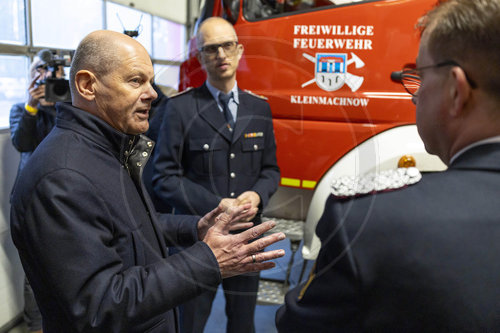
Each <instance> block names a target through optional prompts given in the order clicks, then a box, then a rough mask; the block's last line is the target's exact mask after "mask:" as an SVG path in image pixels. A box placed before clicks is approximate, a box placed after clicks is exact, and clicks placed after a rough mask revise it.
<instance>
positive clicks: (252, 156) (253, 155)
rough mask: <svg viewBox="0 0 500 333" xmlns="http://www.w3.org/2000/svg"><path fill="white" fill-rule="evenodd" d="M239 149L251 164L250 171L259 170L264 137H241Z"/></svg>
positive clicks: (252, 172)
mask: <svg viewBox="0 0 500 333" xmlns="http://www.w3.org/2000/svg"><path fill="white" fill-rule="evenodd" d="M241 151H242V153H243V154H244V156H245V160H246V161H249V165H250V166H251V172H250V173H251V174H254V173H256V172H260V168H261V166H262V154H263V153H264V138H249V139H243V141H242V143H241Z"/></svg>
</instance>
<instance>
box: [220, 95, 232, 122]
mask: <svg viewBox="0 0 500 333" xmlns="http://www.w3.org/2000/svg"><path fill="white" fill-rule="evenodd" d="M232 97H233V92H230V93H229V94H227V95H226V94H224V93H223V92H221V93H219V101H220V104H221V106H222V111H223V112H224V117H225V118H226V122H227V123H228V125H229V127H230V128H231V129H232V128H233V127H234V119H233V115H232V113H231V110H229V105H228V104H229V100H230V99H231V98H232Z"/></svg>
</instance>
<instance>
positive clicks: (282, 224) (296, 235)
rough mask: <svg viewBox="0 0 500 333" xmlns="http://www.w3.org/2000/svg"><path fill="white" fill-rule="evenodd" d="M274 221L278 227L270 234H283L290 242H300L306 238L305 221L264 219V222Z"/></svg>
mask: <svg viewBox="0 0 500 333" xmlns="http://www.w3.org/2000/svg"><path fill="white" fill-rule="evenodd" d="M269 220H274V221H275V222H276V226H275V227H274V228H273V229H271V231H270V233H273V232H283V233H284V234H285V235H286V237H287V238H288V239H290V241H292V242H294V241H298V242H300V241H301V240H302V238H304V221H302V220H287V219H279V218H272V217H266V216H263V217H262V221H263V222H264V221H269Z"/></svg>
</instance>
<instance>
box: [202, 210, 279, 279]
mask: <svg viewBox="0 0 500 333" xmlns="http://www.w3.org/2000/svg"><path fill="white" fill-rule="evenodd" d="M242 208H243V207H241V206H240V207H238V208H237V209H235V210H231V209H230V210H229V211H228V212H226V213H221V214H219V215H218V216H217V218H216V219H215V224H214V225H213V226H212V227H211V228H209V229H208V231H207V233H206V235H205V237H204V238H203V241H204V242H205V243H207V244H208V246H209V247H210V248H211V249H212V251H213V252H214V254H215V257H216V258H217V262H218V263H219V269H220V272H221V275H222V277H223V278H227V277H231V276H235V275H239V274H243V273H248V272H256V271H261V270H265V269H269V268H273V267H274V265H275V264H274V263H273V262H269V261H268V260H272V259H276V258H279V257H282V256H284V255H285V251H284V250H282V249H279V250H273V251H266V252H261V251H262V250H264V248H266V247H267V246H269V245H271V244H273V243H276V242H277V241H280V240H283V239H285V234H283V233H282V232H280V233H274V234H272V235H269V236H266V237H263V238H259V239H257V240H254V239H255V238H257V237H259V236H260V235H262V234H264V233H265V232H267V231H269V230H271V229H272V228H273V227H274V226H275V225H276V223H275V222H274V221H266V222H264V223H262V224H260V225H258V226H255V227H253V228H251V229H248V230H246V231H244V232H242V233H239V234H230V233H229V230H230V228H231V224H232V221H233V219H234V215H235V214H239V211H240V210H241V209H242ZM250 242H251V243H250Z"/></svg>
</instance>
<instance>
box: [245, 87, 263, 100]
mask: <svg viewBox="0 0 500 333" xmlns="http://www.w3.org/2000/svg"><path fill="white" fill-rule="evenodd" d="M244 91H245V92H246V93H247V94H250V95H252V96H255V97H257V98H260V99H263V100H265V101H267V97H266V96H262V95H257V94H256V93H253V92H251V91H250V90H247V89H245V90H244Z"/></svg>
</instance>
